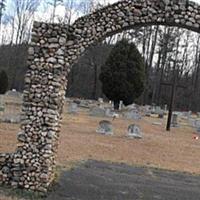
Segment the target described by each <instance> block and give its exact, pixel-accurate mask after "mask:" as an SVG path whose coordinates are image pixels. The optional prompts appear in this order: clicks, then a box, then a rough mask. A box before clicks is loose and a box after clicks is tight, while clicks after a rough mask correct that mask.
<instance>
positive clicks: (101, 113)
mask: <svg viewBox="0 0 200 200" xmlns="http://www.w3.org/2000/svg"><path fill="white" fill-rule="evenodd" d="M105 112H106V111H105V109H104V108H100V107H92V108H91V109H90V115H91V116H95V117H105V114H106V113H105Z"/></svg>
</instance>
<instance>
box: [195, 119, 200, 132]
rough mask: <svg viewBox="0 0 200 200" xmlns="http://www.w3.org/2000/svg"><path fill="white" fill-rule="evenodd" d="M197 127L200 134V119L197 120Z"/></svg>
mask: <svg viewBox="0 0 200 200" xmlns="http://www.w3.org/2000/svg"><path fill="white" fill-rule="evenodd" d="M195 128H196V130H197V133H198V134H200V120H196V121H195Z"/></svg>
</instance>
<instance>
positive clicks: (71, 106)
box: [68, 102, 78, 114]
mask: <svg viewBox="0 0 200 200" xmlns="http://www.w3.org/2000/svg"><path fill="white" fill-rule="evenodd" d="M77 112H78V105H77V104H76V103H74V102H71V103H69V106H68V113H69V114H76V113H77Z"/></svg>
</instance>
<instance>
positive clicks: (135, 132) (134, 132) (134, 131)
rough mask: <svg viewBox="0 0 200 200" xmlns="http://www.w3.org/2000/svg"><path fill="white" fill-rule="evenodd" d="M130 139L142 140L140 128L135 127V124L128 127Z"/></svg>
mask: <svg viewBox="0 0 200 200" xmlns="http://www.w3.org/2000/svg"><path fill="white" fill-rule="evenodd" d="M128 137H131V138H136V139H141V138H142V134H141V130H140V127H139V126H137V125H135V124H131V125H130V126H129V127H128Z"/></svg>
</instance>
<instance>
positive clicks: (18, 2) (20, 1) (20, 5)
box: [11, 0, 40, 44]
mask: <svg viewBox="0 0 200 200" xmlns="http://www.w3.org/2000/svg"><path fill="white" fill-rule="evenodd" d="M39 4H40V1H39V0H12V5H13V13H12V15H11V18H13V22H14V25H15V43H16V44H21V43H22V42H23V41H25V40H27V36H28V35H29V34H30V33H29V32H30V25H31V23H32V22H33V18H34V13H35V12H36V10H37V8H38V6H39Z"/></svg>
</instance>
